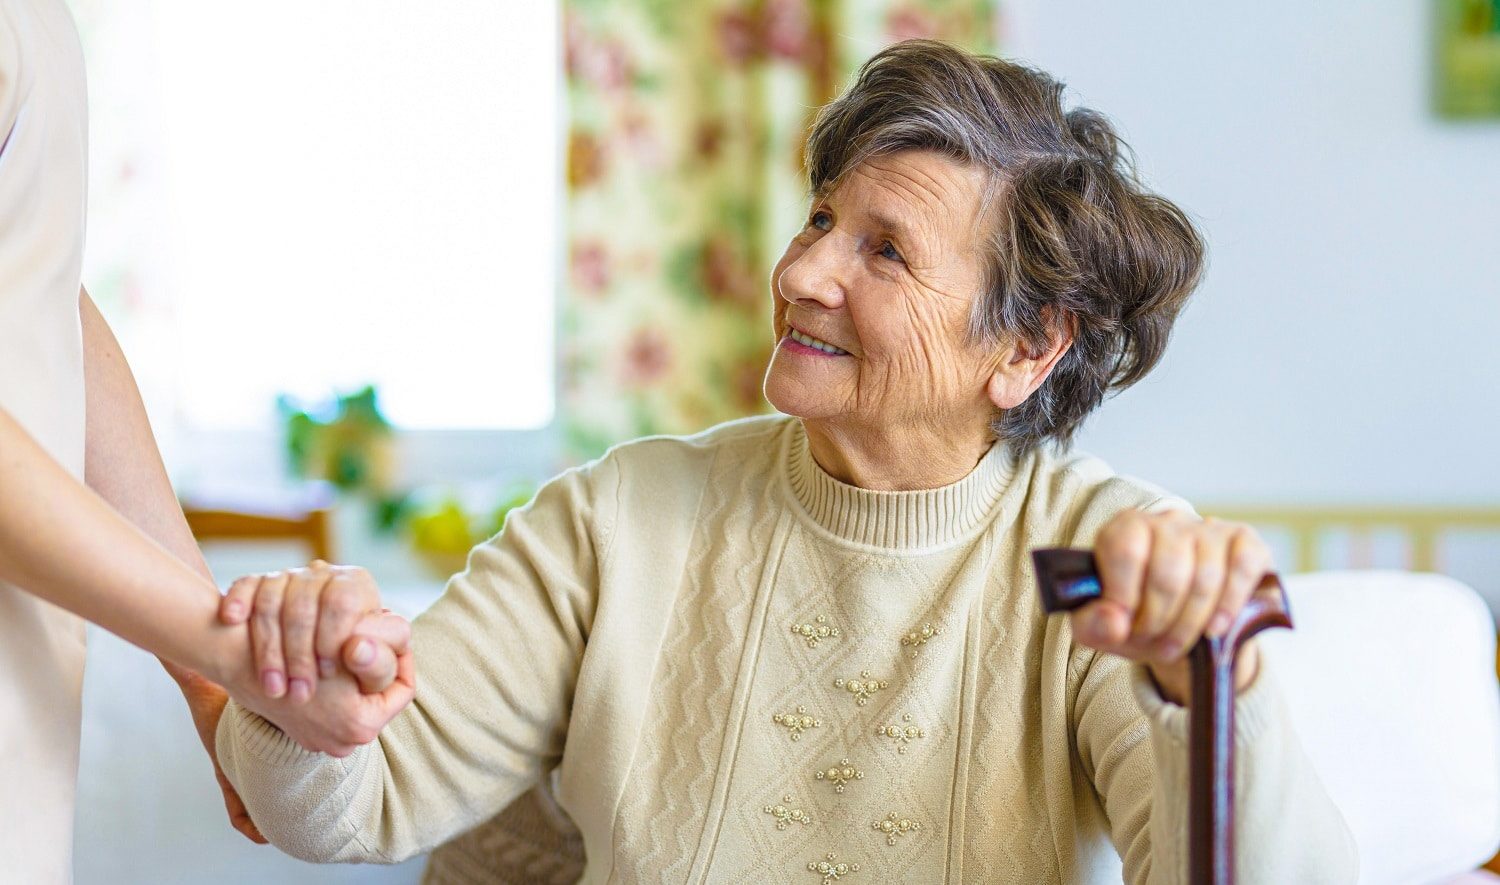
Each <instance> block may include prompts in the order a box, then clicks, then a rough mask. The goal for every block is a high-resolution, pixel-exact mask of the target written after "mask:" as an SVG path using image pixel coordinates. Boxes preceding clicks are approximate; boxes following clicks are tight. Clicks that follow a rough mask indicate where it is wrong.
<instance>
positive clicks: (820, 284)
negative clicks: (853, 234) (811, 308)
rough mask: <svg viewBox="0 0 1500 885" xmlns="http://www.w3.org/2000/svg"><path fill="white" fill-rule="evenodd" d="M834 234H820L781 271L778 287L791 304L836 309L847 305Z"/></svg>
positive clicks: (842, 271)
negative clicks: (845, 303)
mask: <svg viewBox="0 0 1500 885" xmlns="http://www.w3.org/2000/svg"><path fill="white" fill-rule="evenodd" d="M838 239H840V237H838V235H837V234H835V233H832V232H830V233H828V234H825V235H823V236H822V237H819V238H818V239H817V241H816V242H814V243H813V244H812V245H811V246H809V247H807V249H806V250H805V251H803V253H802V254H801V255H798V256H797V258H796V259H795V260H794V261H793V262H792V263H791V264H789V265H787V267H786V269H785V270H783V271H782V272H781V279H780V280H778V281H777V289H778V290H779V291H780V293H781V297H782V298H784V299H786V300H787V301H790V302H792V303H794V304H795V303H802V304H809V305H811V304H816V305H818V306H820V307H825V308H827V309H829V310H836V309H837V308H839V307H842V306H843V304H844V281H845V273H844V271H845V268H843V267H842V266H841V262H840V259H839V253H838V247H837V245H836V243H835V242H834V241H836V240H838Z"/></svg>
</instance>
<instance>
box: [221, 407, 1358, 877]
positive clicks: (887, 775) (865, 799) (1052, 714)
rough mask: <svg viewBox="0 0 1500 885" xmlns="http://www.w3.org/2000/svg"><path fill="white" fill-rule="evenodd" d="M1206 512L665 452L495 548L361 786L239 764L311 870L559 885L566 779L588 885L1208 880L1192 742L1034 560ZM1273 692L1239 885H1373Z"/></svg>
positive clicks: (578, 486) (312, 763)
mask: <svg viewBox="0 0 1500 885" xmlns="http://www.w3.org/2000/svg"><path fill="white" fill-rule="evenodd" d="M1185 506H1186V505H1185V504H1183V503H1182V502H1180V501H1177V500H1176V499H1172V498H1169V497H1166V496H1164V495H1163V494H1162V493H1161V492H1159V491H1157V490H1155V489H1152V488H1151V487H1150V486H1147V485H1145V484H1143V483H1139V482H1135V481H1133V480H1127V479H1123V478H1120V477H1116V476H1114V475H1113V474H1111V473H1110V471H1109V470H1108V468H1107V467H1105V466H1104V465H1103V464H1102V463H1101V462H1099V461H1097V460H1094V459H1092V458H1087V457H1084V456H1072V457H1059V456H1056V455H1053V454H1049V453H1047V452H1036V453H1033V454H1031V455H1028V456H1026V457H1025V458H1022V459H1019V460H1017V459H1013V458H1011V457H1010V456H1009V455H1008V454H1007V453H1006V452H1005V451H1004V450H1003V449H1001V448H999V447H996V448H995V449H993V450H991V451H990V452H989V453H988V454H987V455H986V456H985V457H984V458H982V459H981V460H980V462H979V464H978V465H976V467H975V468H974V470H973V471H972V472H971V473H970V474H969V476H967V477H965V478H964V479H962V480H960V481H959V482H957V483H955V484H953V485H950V486H947V487H944V488H940V489H932V490H928V491H915V492H876V491H870V490H866V489H859V488H854V487H852V486H848V485H845V484H843V483H840V482H838V481H837V480H835V479H833V478H832V477H831V476H829V475H827V474H826V473H825V472H823V471H822V470H821V469H820V468H819V467H818V465H817V464H816V463H815V462H814V461H813V460H812V458H811V456H810V455H809V453H808V447H807V440H806V436H805V434H804V433H803V432H802V428H801V425H800V423H799V422H797V421H795V420H792V419H788V418H783V417H774V418H763V419H751V420H748V421H742V422H735V423H732V424H728V425H723V426H721V427H718V428H715V429H713V430H711V431H708V432H706V433H704V434H701V435H699V436H696V437H688V438H680V439H678V438H657V439H649V440H642V441H638V442H636V443H632V444H628V445H625V446H621V447H619V448H617V449H615V450H613V451H611V452H610V453H609V454H607V455H606V456H605V457H604V458H603V459H602V460H601V461H599V462H597V463H595V464H592V465H589V466H588V467H586V468H583V469H581V470H578V471H570V472H569V473H567V474H564V475H563V476H562V477H559V478H558V479H557V480H555V481H554V482H553V483H549V484H548V486H547V487H545V488H544V489H543V490H542V491H541V492H539V493H538V497H537V501H536V502H534V503H533V504H532V505H529V506H528V507H527V508H525V509H523V510H520V511H515V512H513V514H512V516H511V519H510V521H509V523H508V524H507V527H506V530H505V532H503V533H502V534H501V535H500V536H498V537H497V538H495V539H493V540H491V541H490V542H487V543H486V544H484V545H481V547H480V548H477V549H476V550H475V553H474V555H473V557H471V560H470V567H469V569H468V571H467V572H466V573H465V574H464V575H461V576H459V577H458V578H455V580H454V582H453V584H452V585H451V586H450V588H449V590H448V592H447V593H445V594H444V596H443V598H442V599H440V600H439V601H438V602H437V603H436V604H435V605H434V606H433V608H432V610H430V611H429V612H428V613H426V614H424V615H423V616H422V617H421V618H419V619H418V620H417V622H416V624H415V626H414V631H415V639H414V642H415V643H416V648H417V652H418V657H419V668H420V671H421V676H420V679H419V689H418V696H417V700H416V702H415V703H414V704H413V707H412V709H411V710H409V711H407V712H405V713H403V714H402V715H401V716H399V717H398V718H397V719H396V720H395V721H394V722H392V724H391V725H390V727H388V728H387V730H386V732H385V733H384V734H383V735H382V737H381V739H380V741H379V742H377V743H376V744H373V745H371V746H369V747H365V748H362V749H361V750H360V751H358V752H357V753H355V754H354V755H352V756H350V757H348V758H347V759H345V760H330V759H327V758H326V757H319V756H317V755H315V754H310V753H303V752H299V751H296V750H295V749H294V748H292V747H290V745H289V743H288V742H287V741H286V739H285V737H284V736H281V735H280V733H279V732H277V731H276V730H275V729H274V728H272V727H270V726H269V725H267V724H266V723H265V722H263V721H262V720H259V719H257V718H256V717H254V716H253V715H252V714H249V713H247V712H245V711H244V710H243V709H241V708H240V707H239V706H238V705H237V704H231V705H230V706H229V708H228V709H227V711H226V714H225V717H224V723H223V724H221V726H220V730H219V742H218V744H219V752H220V758H221V760H222V761H223V763H224V767H225V770H226V772H227V773H228V774H229V776H230V779H231V780H232V781H233V782H234V783H235V785H236V786H238V787H239V788H240V792H241V795H242V796H243V797H244V798H245V801H246V802H247V804H248V805H249V807H250V811H251V813H252V815H253V816H254V817H255V820H256V821H257V822H258V823H259V824H260V825H261V829H262V831H263V832H265V833H266V834H267V835H268V836H269V837H270V838H271V839H272V840H273V841H274V842H276V843H277V844H278V845H281V846H283V847H285V848H287V849H288V850H291V851H293V852H295V853H297V854H298V856H302V857H306V858H309V859H315V860H338V861H348V860H381V861H389V860H396V859H400V858H403V857H407V856H410V855H411V854H413V853H416V852H419V851H424V850H429V849H431V848H433V847H434V846H436V845H438V844H440V843H442V842H444V841H446V840H449V839H453V838H454V837H455V836H457V835H458V834H460V833H463V834H466V835H463V836H462V837H461V838H460V839H459V841H458V842H457V843H455V844H454V845H453V846H450V847H448V848H444V849H442V851H440V852H439V853H438V855H437V856H436V859H435V861H434V881H437V878H436V877H437V875H438V873H440V872H441V873H442V874H443V875H444V876H448V880H451V881H455V882H462V881H470V880H472V879H473V877H475V876H478V875H480V874H481V871H484V870H489V871H491V877H492V880H493V881H534V880H540V879H527V878H526V876H528V875H531V876H534V877H543V878H553V879H555V878H556V877H557V876H559V875H562V873H561V869H562V868H561V867H558V866H556V865H555V861H554V859H552V858H551V857H550V856H549V857H545V858H544V857H540V856H538V855H537V853H535V852H528V851H526V850H525V848H524V847H523V845H524V843H525V842H526V841H527V840H535V839H539V838H541V837H540V836H539V835H538V833H537V832H536V831H535V830H534V829H533V828H532V826H531V822H530V821H528V820H526V819H524V818H517V817H516V815H515V813H514V812H515V806H512V802H513V801H514V800H515V799H516V797H517V796H520V795H522V794H523V793H525V792H526V791H527V790H529V789H531V788H532V787H534V786H535V785H536V784H537V782H538V781H539V780H540V779H541V778H543V776H544V775H545V773H547V772H553V778H552V780H553V781H555V783H556V784H557V800H558V805H559V806H560V808H561V809H562V810H563V811H564V812H565V813H566V815H567V817H568V818H569V819H570V820H571V821H572V822H573V824H575V825H576V826H577V828H578V832H579V834H580V835H581V838H582V846H583V854H584V855H585V856H586V858H587V861H586V865H585V866H584V867H583V870H582V878H581V881H584V882H587V883H591V885H598V883H605V882H614V883H622V885H633V883H645V882H651V883H655V882H672V883H676V882H691V883H709V882H712V883H721V882H722V883H740V882H743V883H786V885H818V883H820V882H822V883H825V885H833V883H838V885H859V883H861V882H871V883H873V882H921V883H929V882H933V883H935V882H975V883H1010V882H1014V883H1033V882H1096V881H1111V880H1112V881H1116V882H1118V881H1120V877H1121V865H1122V863H1123V867H1124V878H1125V881H1127V882H1130V883H1135V885H1143V883H1151V885H1166V883H1180V882H1182V881H1183V880H1184V877H1185V872H1186V848H1185V839H1184V831H1185V821H1186V803H1187V798H1186V796H1187V790H1186V780H1187V766H1186V746H1185V731H1184V728H1183V721H1184V715H1183V711H1182V710H1181V709H1179V708H1177V707H1174V706H1172V705H1170V704H1165V703H1163V702H1161V700H1160V698H1159V697H1157V696H1156V694H1155V689H1154V688H1153V687H1152V686H1151V685H1150V681H1149V678H1148V677H1145V676H1144V675H1143V674H1144V670H1142V669H1140V668H1136V667H1132V666H1130V665H1128V664H1127V663H1126V662H1124V661H1122V660H1120V659H1118V658H1114V657H1110V656H1105V655H1096V654H1094V653H1093V652H1091V651H1089V650H1088V649H1085V648H1082V647H1079V646H1075V645H1074V644H1073V642H1072V640H1071V637H1070V635H1069V633H1068V628H1067V621H1066V619H1057V618H1053V619H1048V618H1046V617H1044V616H1043V614H1042V613H1041V611H1040V609H1039V605H1038V602H1037V598H1036V596H1037V594H1036V589H1035V576H1034V575H1033V574H1032V572H1031V564H1030V559H1029V556H1028V553H1029V551H1030V550H1031V548H1033V547H1036V546H1042V545H1046V546H1056V545H1078V546H1086V545H1089V544H1090V543H1091V542H1092V540H1093V538H1094V536H1095V534H1097V532H1098V531H1099V528H1100V527H1101V526H1103V525H1104V523H1105V522H1107V521H1108V519H1109V518H1110V517H1111V516H1113V515H1114V514H1116V513H1118V512H1120V511H1121V510H1122V509H1125V508H1130V507H1141V508H1153V507H1185ZM1273 673H1274V668H1272V667H1269V666H1268V667H1267V668H1265V669H1263V670H1262V672H1261V674H1260V675H1259V676H1258V677H1257V680H1256V682H1255V683H1254V684H1253V685H1252V686H1251V687H1250V688H1249V690H1247V691H1246V692H1245V693H1244V694H1242V696H1241V697H1240V699H1239V700H1238V702H1237V703H1238V706H1237V710H1238V716H1239V724H1240V727H1239V733H1238V735H1237V737H1236V754H1237V760H1238V765H1239V779H1240V780H1239V785H1240V791H1239V797H1240V809H1239V817H1238V825H1239V826H1238V831H1237V833H1236V842H1237V844H1238V846H1239V848H1240V855H1239V856H1240V866H1239V870H1238V877H1239V881H1240V883H1241V885H1255V883H1275V885H1284V883H1292V882H1318V883H1339V882H1348V881H1352V880H1353V878H1354V860H1353V858H1354V851H1353V845H1352V842H1351V841H1350V839H1349V836H1348V832H1347V829H1346V828H1345V827H1344V825H1343V821H1342V819H1341V818H1340V816H1339V813H1338V811H1337V810H1336V809H1334V807H1333V806H1332V804H1331V803H1330V802H1329V800H1328V798H1327V796H1326V794H1325V793H1324V792H1323V789H1322V787H1321V786H1320V785H1319V783H1318V779H1317V776H1316V775H1315V774H1314V772H1313V771H1312V769H1311V767H1310V765H1309V763H1308V761H1307V759H1306V757H1305V755H1304V754H1303V753H1302V750H1301V748H1300V747H1299V746H1298V744H1297V740H1296V735H1295V732H1294V730H1293V728H1292V725H1291V723H1290V721H1289V719H1288V716H1287V713H1286V710H1285V709H1284V707H1283V706H1282V705H1281V704H1280V700H1279V694H1278V692H1277V690H1276V687H1275V682H1274V679H1273V677H1272V674H1273ZM525 801H526V800H524V799H523V800H522V806H521V809H522V810H523V811H524V810H525V804H524V803H525ZM508 806H509V807H511V811H510V812H507V813H506V814H504V815H500V816H499V817H496V815H497V814H499V812H500V811H501V810H502V809H506V808H507V807H508ZM476 825H477V826H476ZM576 847H577V845H576V843H575V844H574V848H576ZM573 856H574V857H576V856H577V855H576V854H574V855H573ZM1122 858H1123V861H1122ZM548 864H553V865H551V866H549V865H548ZM856 866H857V867H858V870H857V871H856V870H855V867H856ZM466 877H467V878H466Z"/></svg>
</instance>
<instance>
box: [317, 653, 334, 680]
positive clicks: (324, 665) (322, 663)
mask: <svg viewBox="0 0 1500 885" xmlns="http://www.w3.org/2000/svg"><path fill="white" fill-rule="evenodd" d="M333 672H334V670H333V661H330V660H328V659H327V658H318V675H320V676H322V677H323V678H324V679H327V678H328V677H330V676H332V675H333Z"/></svg>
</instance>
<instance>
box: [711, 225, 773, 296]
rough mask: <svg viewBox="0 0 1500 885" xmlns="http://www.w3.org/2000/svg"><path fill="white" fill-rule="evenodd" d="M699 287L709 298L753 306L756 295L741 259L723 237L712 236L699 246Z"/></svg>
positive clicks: (724, 236) (727, 239)
mask: <svg viewBox="0 0 1500 885" xmlns="http://www.w3.org/2000/svg"><path fill="white" fill-rule="evenodd" d="M702 261H703V288H704V291H705V292H707V294H708V296H709V297H710V298H713V299H716V300H719V301H728V302H731V303H735V304H741V305H748V306H755V305H757V304H758V303H759V300H760V296H759V293H758V292H757V291H756V289H757V287H756V284H755V277H754V276H753V275H752V274H751V272H750V269H749V268H748V267H746V264H745V260H744V257H743V256H742V255H741V254H740V250H739V249H738V248H736V247H735V243H734V242H733V241H732V240H731V239H730V238H729V237H728V236H727V235H725V234H723V233H716V234H713V235H712V236H710V237H709V238H708V241H707V242H705V243H704V244H703V254H702Z"/></svg>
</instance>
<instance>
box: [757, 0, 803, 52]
mask: <svg viewBox="0 0 1500 885" xmlns="http://www.w3.org/2000/svg"><path fill="white" fill-rule="evenodd" d="M810 29H811V21H810V18H809V15H808V12H807V3H806V2H805V0H770V2H768V3H767V4H766V7H765V34H766V49H767V50H768V51H769V52H770V53H771V55H772V56H774V57H776V58H783V59H789V60H792V61H800V60H802V59H803V57H804V56H805V55H806V54H807V51H808V32H809V30H810Z"/></svg>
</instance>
